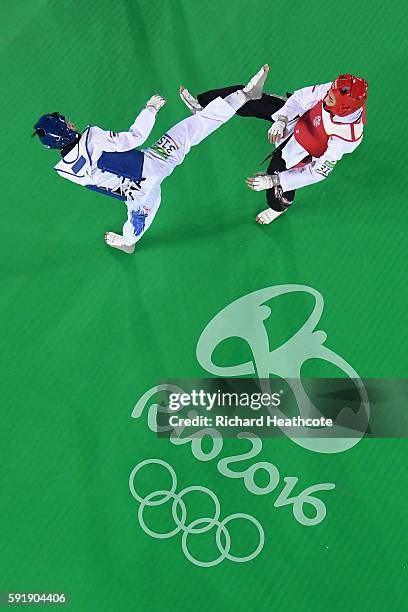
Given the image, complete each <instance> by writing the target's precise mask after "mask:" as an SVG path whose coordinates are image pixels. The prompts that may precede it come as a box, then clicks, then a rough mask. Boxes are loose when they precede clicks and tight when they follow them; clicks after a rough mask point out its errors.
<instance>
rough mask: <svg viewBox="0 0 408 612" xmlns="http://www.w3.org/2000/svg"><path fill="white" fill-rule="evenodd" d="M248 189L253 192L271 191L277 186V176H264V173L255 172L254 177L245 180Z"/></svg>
mask: <svg viewBox="0 0 408 612" xmlns="http://www.w3.org/2000/svg"><path fill="white" fill-rule="evenodd" d="M245 182H246V184H247V185H248V187H249V188H250V189H253V191H263V190H264V189H271V188H272V187H276V186H277V185H279V183H280V181H279V175H278V174H273V175H270V174H266V172H257V173H256V174H255V176H254V177H253V178H252V177H249V178H247V180H246V181H245Z"/></svg>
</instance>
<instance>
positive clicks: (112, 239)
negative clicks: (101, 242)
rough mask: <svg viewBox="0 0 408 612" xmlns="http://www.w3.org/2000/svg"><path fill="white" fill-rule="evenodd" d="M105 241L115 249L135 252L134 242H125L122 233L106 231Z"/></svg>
mask: <svg viewBox="0 0 408 612" xmlns="http://www.w3.org/2000/svg"><path fill="white" fill-rule="evenodd" d="M105 242H106V244H107V245H108V246H110V247H112V248H113V249H119V251H123V252H124V253H129V254H130V253H134V250H135V245H134V244H132V245H128V244H125V241H124V239H123V236H122V235H121V234H115V233H114V232H106V234H105Z"/></svg>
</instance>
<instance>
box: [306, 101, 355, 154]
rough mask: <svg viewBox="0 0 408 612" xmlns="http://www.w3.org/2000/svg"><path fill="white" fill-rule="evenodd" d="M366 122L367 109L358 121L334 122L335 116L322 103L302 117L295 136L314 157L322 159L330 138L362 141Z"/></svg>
mask: <svg viewBox="0 0 408 612" xmlns="http://www.w3.org/2000/svg"><path fill="white" fill-rule="evenodd" d="M365 122H366V120H365V107H364V108H363V113H362V115H361V117H360V118H359V119H357V121H354V122H353V123H340V122H336V121H334V118H333V116H332V115H331V114H330V113H329V112H328V111H326V110H325V109H324V108H323V101H321V102H318V103H317V104H316V105H315V106H314V107H313V108H311V109H310V110H308V111H307V112H306V113H305V114H304V115H303V116H302V117H300V119H299V120H298V122H297V123H296V125H295V130H294V136H295V139H296V141H297V142H298V143H299V144H300V145H301V146H302V147H303V148H304V149H305V150H306V151H307V152H308V153H309V154H310V155H312V157H321V156H322V155H323V154H324V152H325V151H326V149H327V142H328V140H329V138H330V136H336V137H337V138H341V139H342V140H347V141H348V142H357V140H360V139H361V138H362V137H363V129H364V125H365Z"/></svg>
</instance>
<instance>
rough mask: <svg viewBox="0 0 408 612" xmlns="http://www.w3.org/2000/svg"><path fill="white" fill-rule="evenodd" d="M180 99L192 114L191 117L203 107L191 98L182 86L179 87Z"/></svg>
mask: <svg viewBox="0 0 408 612" xmlns="http://www.w3.org/2000/svg"><path fill="white" fill-rule="evenodd" d="M180 98H181V99H182V100H183V102H184V104H185V105H186V106H187V108H188V109H189V111H190V112H192V113H193V115H194V114H195V113H197V112H199V111H202V110H203V107H202V106H201V104H200V103H199V101H198V100H197V99H196V98H195V97H194V96H192V95H191V93H190V92H189V91H188V89H186V88H185V87H183V85H181V86H180Z"/></svg>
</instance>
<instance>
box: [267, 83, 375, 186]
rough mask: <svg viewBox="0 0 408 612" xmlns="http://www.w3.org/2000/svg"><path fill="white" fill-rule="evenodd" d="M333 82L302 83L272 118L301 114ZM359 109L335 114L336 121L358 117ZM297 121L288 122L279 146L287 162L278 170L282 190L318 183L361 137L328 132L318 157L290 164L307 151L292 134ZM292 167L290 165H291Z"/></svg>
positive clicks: (354, 146) (305, 154) (300, 158)
mask: <svg viewBox="0 0 408 612" xmlns="http://www.w3.org/2000/svg"><path fill="white" fill-rule="evenodd" d="M331 86H332V82H330V83H325V84H324V85H315V86H314V87H304V88H302V89H298V90H297V91H295V92H294V94H293V95H292V96H291V97H290V98H289V99H288V100H287V102H286V103H285V105H284V106H283V107H282V108H280V109H279V111H277V112H276V113H274V114H273V115H272V119H273V120H274V121H277V120H278V115H284V116H286V117H287V118H288V119H289V121H290V120H291V119H294V118H295V117H298V116H302V115H304V114H305V113H306V112H307V111H308V110H310V109H311V108H313V107H314V106H315V105H316V104H317V103H318V102H319V101H321V100H323V98H324V97H325V96H326V94H327V92H328V91H329V89H330V88H331ZM362 112H363V111H362V109H361V108H360V109H358V110H357V111H355V112H354V113H352V114H350V115H347V116H345V117H339V116H336V117H334V119H335V121H336V123H348V124H349V123H352V122H354V121H357V120H358V119H359V118H360V117H361V115H362ZM295 124H296V121H293V122H292V124H290V123H289V124H288V130H289V133H288V136H287V137H288V138H289V140H288V142H287V144H286V145H285V146H284V148H283V149H282V157H283V159H284V160H285V162H286V166H287V168H289V169H288V170H284V171H282V172H280V173H279V178H280V183H281V186H282V189H283V191H291V190H293V189H299V188H300V187H305V186H306V185H311V184H312V183H317V182H319V181H322V180H323V179H325V178H326V177H327V176H328V174H329V173H330V172H331V170H332V169H333V168H334V166H335V165H336V163H337V162H338V161H340V159H341V158H342V157H343V155H344V154H345V153H352V152H353V151H354V150H355V149H356V148H357V147H358V145H359V144H360V143H361V141H362V137H361V138H360V139H359V140H357V141H356V142H349V141H348V140H343V139H342V138H338V137H336V136H330V137H329V140H328V143H327V149H326V151H325V153H324V154H323V155H322V156H321V157H319V158H313V160H312V162H311V163H310V164H307V165H306V166H304V167H303V168H293V166H296V165H297V164H298V163H299V162H301V161H302V159H304V158H305V157H307V156H308V155H309V153H308V152H307V151H306V150H305V149H304V148H303V147H302V146H301V145H300V144H299V143H298V142H297V141H296V139H295V138H294V137H290V136H292V134H293V130H294V127H295ZM290 168H292V169H290Z"/></svg>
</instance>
